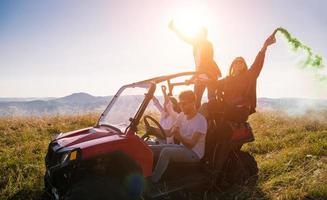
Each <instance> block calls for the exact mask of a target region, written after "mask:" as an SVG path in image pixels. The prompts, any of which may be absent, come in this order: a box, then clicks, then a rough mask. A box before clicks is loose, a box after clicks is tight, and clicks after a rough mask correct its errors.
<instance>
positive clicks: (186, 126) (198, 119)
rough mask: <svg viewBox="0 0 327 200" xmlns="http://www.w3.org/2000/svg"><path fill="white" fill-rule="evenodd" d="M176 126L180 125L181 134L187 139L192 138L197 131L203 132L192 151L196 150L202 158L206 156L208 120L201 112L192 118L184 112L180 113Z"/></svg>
mask: <svg viewBox="0 0 327 200" xmlns="http://www.w3.org/2000/svg"><path fill="white" fill-rule="evenodd" d="M176 126H177V127H179V130H180V133H181V136H182V137H184V138H187V139H191V138H192V136H193V134H194V133H195V132H198V133H200V134H201V136H200V138H199V140H198V142H197V143H196V144H195V145H194V147H193V148H192V151H194V152H195V153H196V154H197V155H198V156H199V158H200V159H201V158H202V157H203V156H204V148H205V136H206V133H207V120H206V119H205V118H204V117H203V115H201V114H200V113H197V114H196V115H195V116H194V117H193V118H192V119H190V120H188V119H187V117H186V115H185V114H184V113H180V114H179V115H178V118H177V120H176Z"/></svg>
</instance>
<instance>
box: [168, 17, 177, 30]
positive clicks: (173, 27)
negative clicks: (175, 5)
mask: <svg viewBox="0 0 327 200" xmlns="http://www.w3.org/2000/svg"><path fill="white" fill-rule="evenodd" d="M168 28H169V29H170V30H172V31H175V30H176V28H175V24H174V20H170V22H169V24H168Z"/></svg>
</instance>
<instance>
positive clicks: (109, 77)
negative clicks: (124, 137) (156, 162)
mask: <svg viewBox="0 0 327 200" xmlns="http://www.w3.org/2000/svg"><path fill="white" fill-rule="evenodd" d="M192 6H193V7H199V8H204V9H205V10H206V13H207V19H208V21H207V24H206V25H207V27H208V30H209V40H211V41H212V43H213V44H214V48H215V60H216V61H217V63H218V64H219V66H220V67H221V69H222V71H223V74H224V75H226V74H227V69H228V67H229V65H230V63H231V61H232V59H233V58H234V57H236V56H243V57H244V58H245V59H246V60H247V62H248V64H249V65H250V64H252V62H253V59H254V58H255V56H256V54H257V52H258V50H259V49H260V48H261V46H262V44H263V42H264V40H265V39H266V37H267V36H269V34H270V33H271V32H272V31H273V30H274V29H275V28H277V27H279V26H282V27H285V28H286V29H288V30H289V32H290V33H292V34H293V35H294V36H296V37H297V38H298V39H300V40H301V41H302V42H303V43H305V44H307V45H308V46H310V47H312V49H313V51H314V52H315V53H318V54H320V55H322V56H323V58H327V46H326V42H327V26H326V25H327V13H326V12H325V11H326V9H327V3H326V1H324V0H320V1H318V0H312V1H307V0H292V1H282V0H272V1H262V0H261V1H260V0H247V1H245V0H243V1H242V0H241V1H240V0H230V1H227V0H226V1H217V0H216V1H214V0H213V1H173V0H171V1H165V0H163V1H151V0H139V1H127V0H116V1H114V0H113V1H109V0H107V1H98V0H94V1H77V0H71V1H64V0H59V1H44V0H43V1H41V0H39V1H35V0H30V1H18V0H0V97H32V96H33V97H44V96H65V95H69V94H71V93H74V92H88V93H90V94H93V95H110V94H113V93H115V91H116V90H118V89H119V87H120V86H122V85H123V84H127V83H130V82H135V81H139V80H142V79H147V78H150V77H153V76H157V75H162V74H170V73H176V72H181V71H192V70H193V69H194V61H193V56H192V48H191V47H190V46H188V45H187V44H185V43H183V42H182V41H180V40H178V38H176V36H175V35H174V34H173V33H171V32H170V31H169V29H168V28H167V24H168V22H169V20H170V19H172V18H174V16H176V14H178V13H181V12H182V11H184V10H187V9H188V8H189V7H192ZM303 57H304V55H302V54H301V52H298V53H294V52H292V51H291V50H290V48H289V46H288V44H287V43H286V41H285V40H284V38H283V37H282V36H280V35H277V43H276V45H274V46H272V47H271V48H270V49H269V50H268V52H267V57H266V63H265V66H264V69H263V71H262V74H261V75H260V77H259V80H258V96H264V97H308V98H327V83H326V82H318V81H316V80H315V79H314V77H313V76H312V73H310V71H304V70H301V69H300V68H299V67H298V63H299V61H300V60H301V59H302V58H303ZM325 63H326V62H325Z"/></svg>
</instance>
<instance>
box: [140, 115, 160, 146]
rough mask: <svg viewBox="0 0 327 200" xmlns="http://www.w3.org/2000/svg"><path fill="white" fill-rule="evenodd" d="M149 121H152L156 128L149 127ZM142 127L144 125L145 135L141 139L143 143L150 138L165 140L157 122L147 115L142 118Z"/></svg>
mask: <svg viewBox="0 0 327 200" xmlns="http://www.w3.org/2000/svg"><path fill="white" fill-rule="evenodd" d="M149 120H150V121H152V122H153V123H154V124H155V125H156V126H157V127H153V126H151V125H150V123H149ZM143 121H144V125H145V134H144V135H143V136H142V137H141V138H142V139H143V140H144V141H147V140H148V139H149V138H150V136H151V135H152V136H155V137H156V138H158V139H162V140H166V133H165V130H164V129H163V128H162V126H161V125H160V124H159V122H158V121H157V120H156V119H154V118H153V117H151V116H149V115H145V116H144V117H143Z"/></svg>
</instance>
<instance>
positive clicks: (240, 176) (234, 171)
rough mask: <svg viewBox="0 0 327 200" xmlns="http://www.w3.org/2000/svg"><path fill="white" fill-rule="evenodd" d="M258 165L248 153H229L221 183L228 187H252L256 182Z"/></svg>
mask: <svg viewBox="0 0 327 200" xmlns="http://www.w3.org/2000/svg"><path fill="white" fill-rule="evenodd" d="M258 171H259V170H258V165H257V162H256V160H255V159H254V157H253V156H252V155H251V154H249V153H248V152H244V151H240V150H234V151H232V152H230V154H229V157H228V159H227V161H226V163H225V165H224V178H223V181H224V182H225V183H228V184H229V185H240V186H254V185H256V183H257V180H258Z"/></svg>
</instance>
